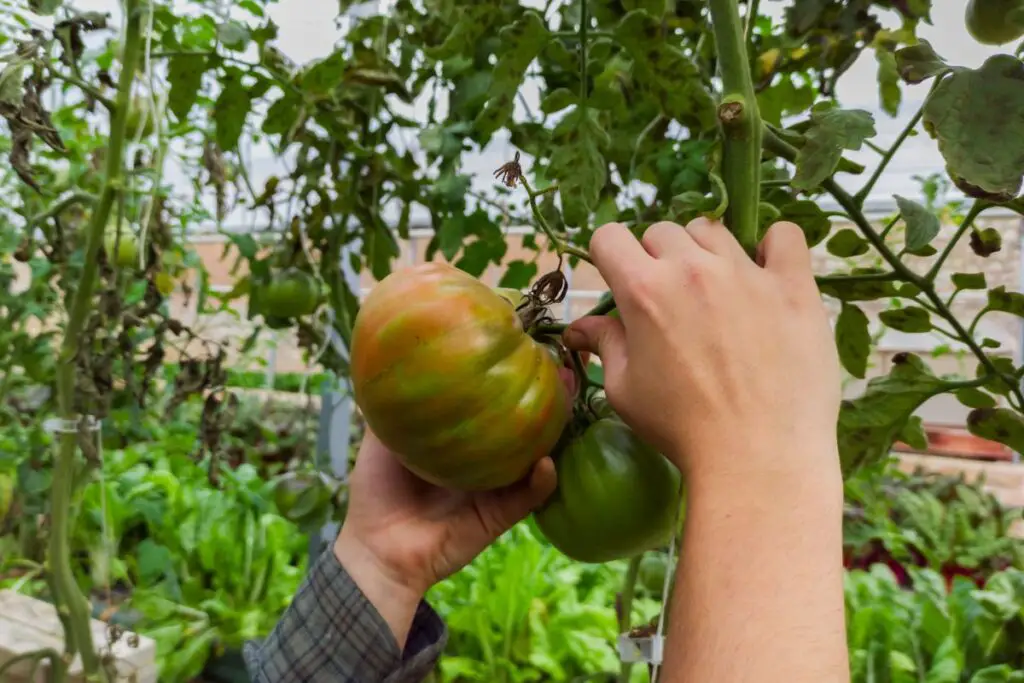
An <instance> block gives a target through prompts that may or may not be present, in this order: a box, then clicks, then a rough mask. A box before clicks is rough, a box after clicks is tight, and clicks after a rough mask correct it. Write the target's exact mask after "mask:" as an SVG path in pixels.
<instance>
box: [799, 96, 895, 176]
mask: <svg viewBox="0 0 1024 683" xmlns="http://www.w3.org/2000/svg"><path fill="white" fill-rule="evenodd" d="M874 136H875V120H874V118H873V117H872V116H871V114H869V113H868V112H866V111H863V110H860V109H853V110H844V109H837V108H834V107H830V106H829V107H825V106H821V105H816V107H815V109H813V110H812V111H811V120H810V126H809V127H808V129H807V131H806V132H805V137H806V141H805V142H804V144H803V146H802V147H800V151H799V152H798V153H797V157H796V174H795V175H794V176H793V187H794V188H795V189H797V190H811V189H813V188H815V187H817V186H818V185H820V184H821V183H822V181H824V180H825V179H827V178H829V177H830V176H831V175H832V174H833V173H835V171H836V168H837V167H838V166H839V161H840V160H841V159H842V157H843V150H851V151H857V150H859V149H860V148H861V145H863V144H864V141H865V140H867V139H868V138H871V137H874Z"/></svg>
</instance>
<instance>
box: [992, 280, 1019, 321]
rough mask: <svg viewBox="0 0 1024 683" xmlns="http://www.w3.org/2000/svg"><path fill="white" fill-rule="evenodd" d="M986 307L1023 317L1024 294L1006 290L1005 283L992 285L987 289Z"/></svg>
mask: <svg viewBox="0 0 1024 683" xmlns="http://www.w3.org/2000/svg"><path fill="white" fill-rule="evenodd" d="M988 307H989V309H990V310H993V311H1000V312H1003V313H1009V314H1011V315H1016V316H1019V317H1021V318H1024V294H1021V293H1020V292H1008V291H1006V286H1005V285H1000V286H998V287H993V288H992V289H990V290H988Z"/></svg>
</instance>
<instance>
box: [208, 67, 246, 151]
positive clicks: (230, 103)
mask: <svg viewBox="0 0 1024 683" xmlns="http://www.w3.org/2000/svg"><path fill="white" fill-rule="evenodd" d="M221 86H222V88H223V89H222V90H221V92H220V95H219V96H218V97H217V102H216V104H215V105H214V108H213V120H214V123H215V124H216V126H217V145H218V146H219V147H220V148H221V149H222V150H225V151H227V150H233V149H234V148H235V147H237V146H238V139H239V138H240V137H241V136H242V129H243V128H244V127H245V119H246V117H247V116H248V115H249V110H250V108H251V107H252V101H251V100H250V97H251V93H250V91H249V88H248V87H246V86H245V84H244V83H243V82H242V72H240V71H238V70H237V69H232V70H230V71H228V72H226V73H225V74H224V79H223V80H222V81H221Z"/></svg>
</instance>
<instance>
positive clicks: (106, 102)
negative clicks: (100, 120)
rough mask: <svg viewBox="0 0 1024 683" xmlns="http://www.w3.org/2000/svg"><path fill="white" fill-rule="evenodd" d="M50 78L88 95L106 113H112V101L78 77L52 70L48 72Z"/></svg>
mask: <svg viewBox="0 0 1024 683" xmlns="http://www.w3.org/2000/svg"><path fill="white" fill-rule="evenodd" d="M50 76H51V77H52V78H56V79H57V80H58V81H64V82H65V83H67V84H68V85H73V86H75V87H76V88H78V89H79V90H81V91H82V92H84V93H86V94H87V95H89V97H91V98H93V99H94V100H96V101H97V102H99V103H100V104H102V105H103V106H104V107H105V108H106V109H107V111H109V112H113V111H114V101H113V100H111V99H110V98H108V97H106V96H104V95H103V93H101V92H100V91H99V90H97V89H96V88H94V87H93V86H91V85H89V84H88V83H86V82H85V81H83V80H82V79H81V78H79V77H78V76H72V75H71V74H64V73H61V72H59V71H54V70H53V69H51V70H50Z"/></svg>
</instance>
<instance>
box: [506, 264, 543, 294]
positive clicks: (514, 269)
mask: <svg viewBox="0 0 1024 683" xmlns="http://www.w3.org/2000/svg"><path fill="white" fill-rule="evenodd" d="M536 275H537V264H536V263H528V262H526V261H511V262H510V263H509V264H508V270H506V271H505V274H504V275H502V276H501V280H499V281H498V286H499V287H508V288H510V289H525V288H526V287H528V286H529V285H530V281H531V280H533V278H534V277H535V276H536Z"/></svg>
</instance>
